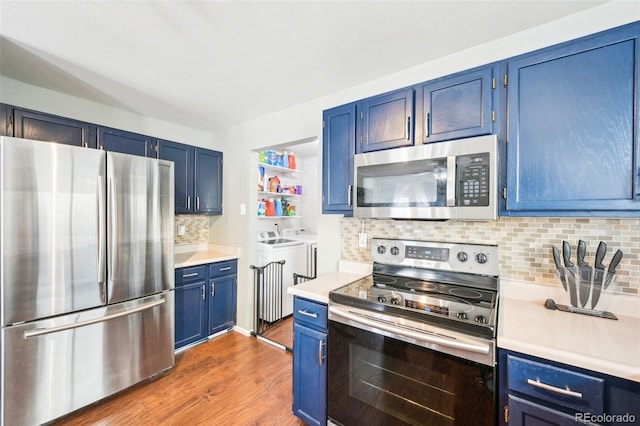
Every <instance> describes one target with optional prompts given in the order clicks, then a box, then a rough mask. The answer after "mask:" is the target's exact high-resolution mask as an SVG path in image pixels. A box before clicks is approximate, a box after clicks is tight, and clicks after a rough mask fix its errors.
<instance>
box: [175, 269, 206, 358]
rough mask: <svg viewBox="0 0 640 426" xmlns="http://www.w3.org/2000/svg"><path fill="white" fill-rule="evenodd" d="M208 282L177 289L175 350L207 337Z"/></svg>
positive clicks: (199, 282)
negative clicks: (206, 304) (206, 291)
mask: <svg viewBox="0 0 640 426" xmlns="http://www.w3.org/2000/svg"><path fill="white" fill-rule="evenodd" d="M205 287H206V282H205V281H198V282H195V283H191V284H186V285H184V286H182V287H176V291H175V296H176V297H175V300H176V302H175V303H176V310H175V348H176V349H178V348H181V347H183V346H186V345H188V344H190V343H193V342H197V341H199V340H202V339H204V338H205V337H207V333H206V331H207V323H206V316H205V314H206V310H205V301H206V300H205V297H203V295H204V293H205Z"/></svg>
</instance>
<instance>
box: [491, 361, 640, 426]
mask: <svg viewBox="0 0 640 426" xmlns="http://www.w3.org/2000/svg"><path fill="white" fill-rule="evenodd" d="M498 365H499V377H500V403H501V406H502V410H501V411H502V415H501V416H499V417H500V422H499V424H500V425H512V426H513V425H516V426H518V425H523V426H529V425H573V424H604V425H615V424H623V423H625V421H624V419H625V418H626V419H627V421H626V422H627V423H628V422H629V419H635V420H640V383H637V382H632V381H630V380H625V379H622V378H618V377H612V376H609V375H606V374H603V373H598V372H595V371H589V370H584V369H582V368H578V367H573V366H570V365H565V364H560V363H557V362H553V361H549V360H545V359H541V358H536V357H532V356H530V355H525V354H520V353H516V352H511V351H506V350H500V354H499V363H498ZM625 416H626V417H625ZM632 422H633V420H632Z"/></svg>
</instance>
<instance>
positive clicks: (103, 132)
mask: <svg viewBox="0 0 640 426" xmlns="http://www.w3.org/2000/svg"><path fill="white" fill-rule="evenodd" d="M98 147H99V148H100V149H104V150H105V151H111V152H121V153H123V154H131V155H139V156H140V157H153V158H155V157H157V153H156V152H155V144H154V140H153V138H151V137H150V136H144V135H139V134H137V133H131V132H126V131H124V130H117V129H110V128H108V127H98Z"/></svg>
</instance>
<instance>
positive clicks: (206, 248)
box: [173, 244, 240, 268]
mask: <svg viewBox="0 0 640 426" xmlns="http://www.w3.org/2000/svg"><path fill="white" fill-rule="evenodd" d="M173 250H174V253H173V254H174V267H175V268H184V267H188V266H196V265H204V264H206V263H215V262H221V261H224V260H232V259H237V258H239V257H240V249H239V248H237V247H231V246H223V245H216V244H176V245H175V246H174V249H173Z"/></svg>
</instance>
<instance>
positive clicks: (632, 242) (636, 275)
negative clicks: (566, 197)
mask: <svg viewBox="0 0 640 426" xmlns="http://www.w3.org/2000/svg"><path fill="white" fill-rule="evenodd" d="M361 227H362V219H358V218H343V219H342V221H341V235H342V240H341V258H342V259H344V260H353V261H360V262H371V255H370V250H371V238H373V237H383V238H402V239H412V240H425V241H440V242H465V243H472V244H496V245H498V247H499V248H500V278H502V279H511V280H519V281H531V282H536V283H540V284H553V285H556V284H557V285H559V282H558V278H557V275H556V273H555V265H554V263H553V257H552V255H551V247H552V246H553V245H555V246H556V247H558V249H559V250H561V251H562V249H561V247H562V240H566V241H568V242H569V243H570V244H571V248H572V252H573V253H572V254H573V257H572V259H573V260H574V263H575V253H576V246H577V244H578V239H583V240H584V241H585V242H586V243H587V256H586V257H585V260H586V261H587V262H588V263H589V264H590V265H593V258H594V255H595V251H596V248H597V246H598V242H599V241H601V240H602V241H604V242H605V243H606V244H607V249H608V250H607V255H606V257H605V260H604V264H605V266H607V267H608V265H609V262H610V260H611V257H612V256H613V253H615V251H616V250H617V249H621V250H622V251H623V252H624V257H623V258H622V261H621V262H620V265H619V266H618V268H617V270H616V273H617V274H616V275H617V278H616V279H617V281H616V283H617V284H616V287H615V289H614V291H618V292H624V293H629V294H635V295H640V232H638V230H639V229H640V219H635V218H634V219H599V218H596V219H591V218H584V219H582V218H551V217H540V218H538V217H520V218H512V217H501V218H500V220H499V221H497V222H455V221H449V222H431V221H400V220H397V221H396V220H378V219H365V232H366V233H367V237H368V238H369V244H368V245H367V248H359V247H358V233H359V232H360V230H361Z"/></svg>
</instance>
